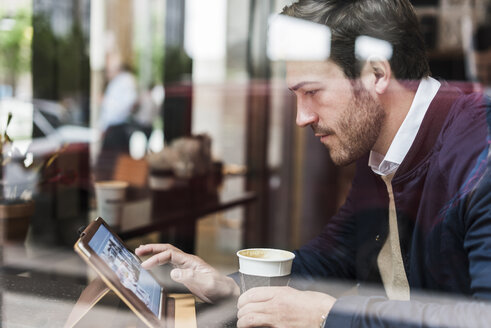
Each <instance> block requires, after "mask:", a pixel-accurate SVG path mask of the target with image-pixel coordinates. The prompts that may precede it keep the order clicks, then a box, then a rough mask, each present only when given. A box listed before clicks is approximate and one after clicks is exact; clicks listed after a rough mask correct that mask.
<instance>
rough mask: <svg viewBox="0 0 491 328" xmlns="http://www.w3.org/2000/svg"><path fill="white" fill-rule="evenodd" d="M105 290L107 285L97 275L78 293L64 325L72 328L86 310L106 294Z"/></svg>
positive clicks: (107, 288) (107, 289) (66, 327)
mask: <svg viewBox="0 0 491 328" xmlns="http://www.w3.org/2000/svg"><path fill="white" fill-rule="evenodd" d="M107 292H109V287H107V286H106V284H105V283H104V281H102V279H101V278H99V277H97V278H95V279H94V280H92V281H91V282H90V284H89V285H88V286H87V287H86V288H85V289H84V291H83V292H82V294H80V297H79V298H78V300H77V303H75V306H74V307H73V309H72V312H71V313H70V315H69V316H68V319H67V321H66V322H65V326H64V327H65V328H72V327H73V326H75V325H76V324H77V323H78V322H79V321H80V320H81V319H82V318H83V317H84V316H85V315H86V314H87V312H89V310H90V309H91V308H92V307H94V305H96V303H97V302H99V301H100V300H101V299H102V298H103V297H104V296H105V295H106V294H107Z"/></svg>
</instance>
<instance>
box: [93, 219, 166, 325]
mask: <svg viewBox="0 0 491 328" xmlns="http://www.w3.org/2000/svg"><path fill="white" fill-rule="evenodd" d="M89 246H90V247H91V248H92V249H93V250H94V252H95V253H97V255H99V257H100V258H101V259H102V260H103V261H104V262H106V264H107V265H108V266H109V267H110V268H111V270H112V271H113V272H114V273H115V274H116V276H117V277H118V278H119V280H120V281H121V283H122V284H123V286H125V287H126V288H127V289H129V290H131V291H132V292H133V293H134V294H135V295H136V296H137V297H138V298H139V299H140V300H141V301H142V302H143V303H144V304H145V305H146V306H147V307H148V308H149V309H150V311H152V312H153V313H154V314H155V315H156V316H157V317H158V316H159V310H160V296H161V286H160V284H159V283H158V282H157V281H156V280H155V279H154V278H153V277H152V275H151V274H150V273H149V272H148V271H146V270H145V269H143V268H142V267H141V265H140V262H139V261H138V259H137V258H136V255H134V254H132V253H131V252H130V251H128V250H127V249H126V248H125V247H124V246H123V245H122V244H121V242H119V240H117V239H116V238H114V237H113V236H112V235H111V233H110V232H109V230H108V229H107V228H106V227H105V226H104V225H102V224H101V225H100V226H99V228H98V229H97V231H96V233H95V234H94V236H93V237H92V239H91V240H90V241H89Z"/></svg>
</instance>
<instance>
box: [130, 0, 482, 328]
mask: <svg viewBox="0 0 491 328" xmlns="http://www.w3.org/2000/svg"><path fill="white" fill-rule="evenodd" d="M283 13H284V14H286V15H288V16H292V17H296V18H300V19H305V20H309V21H312V22H315V23H319V24H324V25H326V26H328V27H329V28H330V30H331V33H332V37H331V54H330V57H329V59H328V60H327V61H323V62H288V63H287V84H288V87H289V89H290V90H291V91H292V92H293V93H294V94H295V95H296V97H297V119H296V123H297V125H299V126H302V127H305V126H310V127H311V128H312V129H313V131H314V134H315V135H316V136H317V137H319V138H320V141H321V142H322V143H323V144H324V145H325V146H326V147H327V149H328V150H329V153H330V155H331V158H332V160H333V161H334V163H335V164H338V165H346V164H349V163H352V162H354V161H356V162H357V172H356V175H355V178H354V180H353V183H352V187H351V190H350V192H349V195H348V197H347V200H346V202H345V204H344V205H343V206H342V208H341V209H340V210H339V212H338V213H337V214H336V215H335V216H334V217H332V218H331V219H330V220H329V222H328V223H327V225H326V227H325V228H324V230H323V231H322V232H321V233H320V235H319V236H318V237H317V238H315V239H314V240H312V241H310V242H309V243H307V244H306V245H304V246H303V247H302V248H300V249H299V250H297V251H296V252H295V254H296V257H295V260H294V262H293V268H292V274H293V275H294V276H295V277H296V279H300V278H302V279H304V280H302V281H301V280H298V281H301V284H300V283H298V284H297V286H299V287H300V286H301V287H302V289H307V290H300V289H296V288H292V287H262V288H261V287H260V288H253V289H251V290H249V291H247V292H245V293H244V294H242V295H241V296H240V298H239V300H238V322H237V326H238V327H258V326H268V327H319V326H321V327H324V326H325V327H387V326H390V325H397V327H419V326H425V327H428V326H438V327H440V326H468V327H479V326H483V327H484V326H487V325H488V324H489V322H490V321H489V314H487V313H489V307H487V306H486V305H485V304H484V303H483V302H482V301H483V300H486V299H491V192H490V173H489V172H490V164H489V156H488V153H489V145H490V140H491V138H490V137H489V131H488V123H487V118H488V117H489V116H490V114H489V112H490V111H489V109H488V106H487V104H486V103H487V100H485V99H484V98H483V97H482V95H478V94H464V93H462V92H461V91H460V90H458V89H455V88H452V87H451V86H449V85H447V84H446V83H443V82H442V83H441V82H439V81H437V80H435V79H433V78H431V77H429V75H430V71H429V66H428V62H427V58H426V55H425V50H424V44H423V41H422V36H421V33H420V30H419V27H418V22H417V18H416V16H415V14H414V11H413V8H412V6H411V4H410V3H409V1H408V0H350V1H346V0H343V1H341V0H323V1H321V0H300V1H299V2H297V3H295V4H293V5H291V6H289V7H286V8H285V9H284V11H283ZM361 36H368V37H371V38H375V39H378V40H384V41H386V42H388V43H390V44H391V46H392V55H391V56H390V58H383V57H380V56H365V57H363V56H359V54H357V52H356V42H357V39H358V38H359V37H361ZM488 104H489V103H488ZM136 253H137V254H138V255H147V254H153V256H152V257H151V258H150V259H148V260H147V261H145V262H144V263H143V266H144V267H146V268H150V267H153V266H154V265H157V264H163V263H168V262H171V263H173V264H174V265H175V266H176V267H177V268H176V269H174V270H173V271H172V272H171V277H172V278H173V279H174V280H176V281H178V282H182V283H183V284H184V285H186V286H187V287H188V288H189V289H190V290H191V292H193V293H194V294H195V295H197V296H198V297H200V298H201V299H203V300H205V301H207V302H216V301H217V300H220V299H222V298H224V297H229V296H232V295H235V296H238V294H239V288H238V286H237V284H236V283H235V282H234V280H233V279H232V278H230V277H224V276H222V275H220V274H219V273H218V272H217V271H216V270H214V269H213V268H211V267H210V266H209V265H208V264H206V263H205V262H203V261H202V260H201V259H199V258H197V257H195V256H192V255H188V254H185V253H183V252H181V251H179V250H177V249H176V248H174V247H172V246H170V245H161V244H154V245H145V246H141V247H139V248H138V249H137V250H136ZM322 279H343V280H350V281H355V282H357V283H358V285H359V286H360V288H361V287H363V286H364V285H367V284H372V283H373V284H377V283H378V284H380V285H381V286H383V289H382V291H383V293H382V294H381V295H374V294H367V293H366V292H364V291H362V292H361V293H360V295H350V296H346V295H345V296H341V297H337V298H335V297H333V296H332V295H331V294H330V293H329V292H327V293H324V292H319V291H315V287H316V285H315V284H314V283H313V284H311V285H309V284H308V282H309V281H310V282H316V281H319V280H322ZM418 290H425V291H430V292H444V293H453V294H457V295H461V296H462V295H463V296H468V297H471V298H472V301H470V300H467V301H462V302H459V301H456V302H454V303H451V302H449V303H445V304H442V303H439V302H437V301H435V300H433V299H432V300H430V301H428V299H420V298H418V295H417V293H416V291H418Z"/></svg>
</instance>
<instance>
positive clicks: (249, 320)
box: [237, 312, 272, 328]
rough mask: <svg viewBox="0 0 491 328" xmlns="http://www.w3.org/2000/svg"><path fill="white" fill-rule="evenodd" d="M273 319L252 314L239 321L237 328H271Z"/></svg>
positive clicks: (265, 315)
mask: <svg viewBox="0 0 491 328" xmlns="http://www.w3.org/2000/svg"><path fill="white" fill-rule="evenodd" d="M271 323H272V317H271V316H270V315H268V314H264V313H254V312H251V313H249V314H247V315H245V316H243V317H242V318H240V319H239V320H237V328H249V327H266V326H267V327H270V325H271Z"/></svg>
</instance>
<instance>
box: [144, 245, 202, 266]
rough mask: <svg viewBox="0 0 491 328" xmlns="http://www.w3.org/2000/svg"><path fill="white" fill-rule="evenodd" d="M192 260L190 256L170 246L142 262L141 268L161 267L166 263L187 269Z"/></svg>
mask: <svg viewBox="0 0 491 328" xmlns="http://www.w3.org/2000/svg"><path fill="white" fill-rule="evenodd" d="M192 260H193V257H192V255H189V254H186V253H184V252H182V251H180V250H179V249H177V248H175V247H173V246H172V247H170V248H167V249H166V250H164V251H163V252H161V253H159V254H156V255H154V256H152V257H150V258H149V259H147V260H146V261H144V262H143V263H142V267H143V268H145V269H150V268H153V267H154V266H156V265H163V264H166V263H172V264H174V265H177V266H181V267H187V266H192V265H193V263H192Z"/></svg>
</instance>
